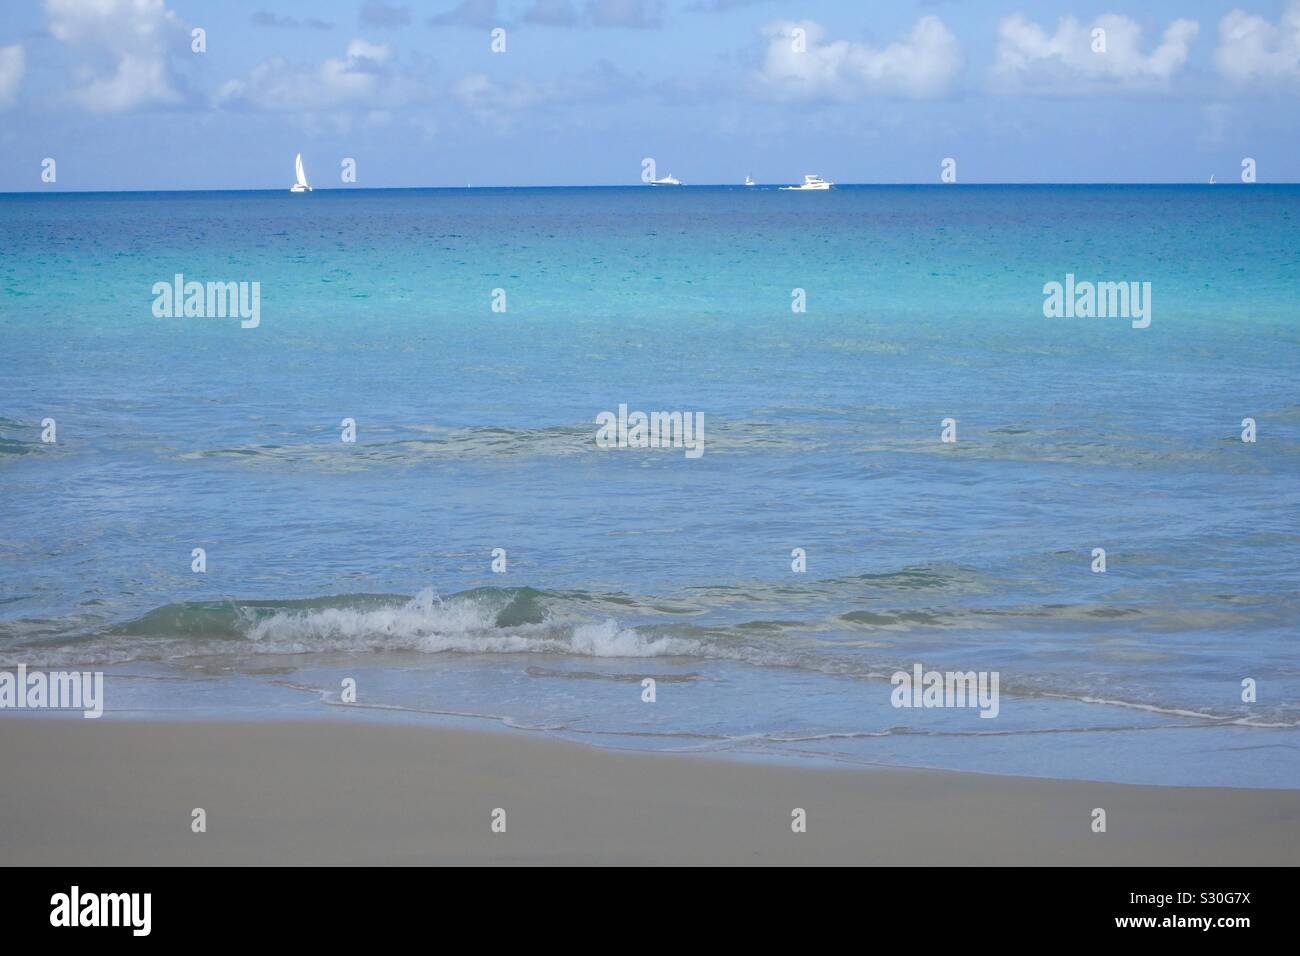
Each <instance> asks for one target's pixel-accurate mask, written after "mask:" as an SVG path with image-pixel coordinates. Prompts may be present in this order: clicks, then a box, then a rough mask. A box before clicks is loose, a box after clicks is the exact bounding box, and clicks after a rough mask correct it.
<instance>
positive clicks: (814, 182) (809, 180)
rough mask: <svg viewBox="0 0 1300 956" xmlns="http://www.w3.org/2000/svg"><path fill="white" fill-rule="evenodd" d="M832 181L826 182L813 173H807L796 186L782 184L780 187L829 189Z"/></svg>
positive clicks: (832, 184)
mask: <svg viewBox="0 0 1300 956" xmlns="http://www.w3.org/2000/svg"><path fill="white" fill-rule="evenodd" d="M834 185H835V184H834V183H830V182H827V181H826V180H824V179H822V178H821V177H820V176H818V175H816V174H815V173H809V174H808V175H807V176H805V177H804V178H803V182H802V183H800V184H799V185H798V186H782V187H781V188H782V189H830V188H831V187H832V186H834Z"/></svg>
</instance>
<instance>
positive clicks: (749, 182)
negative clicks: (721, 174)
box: [745, 173, 754, 186]
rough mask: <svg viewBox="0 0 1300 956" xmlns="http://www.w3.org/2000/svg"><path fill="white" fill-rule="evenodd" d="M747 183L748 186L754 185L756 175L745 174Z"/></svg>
mask: <svg viewBox="0 0 1300 956" xmlns="http://www.w3.org/2000/svg"><path fill="white" fill-rule="evenodd" d="M745 185H746V186H752V185H754V177H752V176H750V175H749V174H748V173H746V174H745Z"/></svg>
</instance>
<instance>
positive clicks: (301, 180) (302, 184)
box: [289, 153, 311, 193]
mask: <svg viewBox="0 0 1300 956" xmlns="http://www.w3.org/2000/svg"><path fill="white" fill-rule="evenodd" d="M293 171H294V173H295V174H296V175H297V177H298V181H297V182H296V183H294V184H293V185H292V186H290V187H289V192H291V193H309V192H311V187H310V186H308V185H307V174H306V173H304V172H303V171H302V153H299V154H298V155H297V157H296V158H295V159H294V161H293Z"/></svg>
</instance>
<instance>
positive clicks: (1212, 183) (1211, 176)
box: [1210, 173, 1214, 186]
mask: <svg viewBox="0 0 1300 956" xmlns="http://www.w3.org/2000/svg"><path fill="white" fill-rule="evenodd" d="M1210 185H1211V186H1213V185H1214V173H1210Z"/></svg>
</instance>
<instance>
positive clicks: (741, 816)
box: [0, 719, 1300, 866]
mask: <svg viewBox="0 0 1300 956" xmlns="http://www.w3.org/2000/svg"><path fill="white" fill-rule="evenodd" d="M0 761H2V763H0V765H2V766H3V767H4V768H5V773H4V775H3V777H2V778H0V860H3V861H4V862H5V863H6V864H8V865H42V864H58V865H108V864H113V865H152V864H166V865H227V864H258V865H276V864H333V865H347V864H393V865H406V864H496V863H514V864H584V863H591V864H694V865H698V864H764V865H766V864H864V865H889V866H899V865H944V864H947V865H953V864H955V865H1014V864H1048V865H1096V866H1132V865H1215V866H1223V865H1260V864H1288V863H1294V861H1295V858H1296V854H1297V849H1298V848H1300V792H1296V791H1289V790H1231V789H1211V788H1204V789H1199V788H1162V787H1141V786H1126V785H1118V784H1100V783H1081V782H1070V781H1055V780H1038V779H1027V778H1017V777H1000V776H986V775H975V774H958V773H948V772H939V771H924V770H894V769H856V768H814V767H803V766H790V765H777V764H769V763H755V762H741V761H732V760H720V759H714V758H702V757H694V756H684V755H663V754H641V753H625V752H614V751H608V750H600V749H596V748H590V747H586V746H582V745H579V744H571V743H567V742H563V741H557V740H552V739H545V738H540V737H531V736H526V735H523V734H515V733H504V732H493V731H478V730H465V729H445V728H432V727H417V726H408V725H393V724H381V723H369V722H367V723H354V722H348V721H343V720H338V721H335V720H321V721H312V722H297V723H294V722H259V723H234V722H231V723H225V722H216V723H199V722H189V723H145V722H125V721H110V720H101V721H82V720H76V721H73V720H44V719H6V720H3V721H0ZM197 807H201V808H203V809H204V810H205V811H206V814H207V831H206V832H205V833H194V832H192V831H191V814H192V811H193V810H194V808H197ZM1096 807H1101V808H1104V809H1105V810H1106V814H1107V832H1105V833H1093V832H1092V831H1091V827H1090V824H1091V820H1092V810H1093V809H1094V808H1096ZM498 808H500V809H503V810H504V811H505V814H506V828H505V832H504V833H494V832H493V829H492V819H493V812H494V811H495V810H496V809H498ZM794 808H802V809H804V810H805V811H806V812H807V831H806V832H804V833H794V832H792V829H791V813H792V810H793V809H794Z"/></svg>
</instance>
